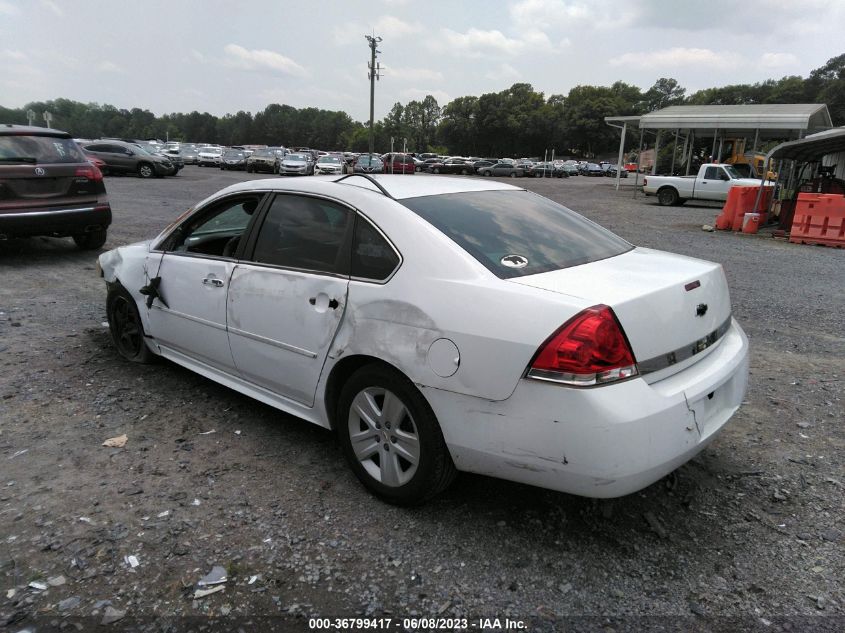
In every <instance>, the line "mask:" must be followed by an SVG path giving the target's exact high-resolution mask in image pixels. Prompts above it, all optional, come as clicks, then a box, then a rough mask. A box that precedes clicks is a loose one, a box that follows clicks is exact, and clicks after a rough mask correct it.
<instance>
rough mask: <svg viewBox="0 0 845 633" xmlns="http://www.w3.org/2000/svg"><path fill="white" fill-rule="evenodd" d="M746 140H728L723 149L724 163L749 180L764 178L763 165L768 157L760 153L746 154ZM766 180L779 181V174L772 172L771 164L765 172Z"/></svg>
mask: <svg viewBox="0 0 845 633" xmlns="http://www.w3.org/2000/svg"><path fill="white" fill-rule="evenodd" d="M745 142H746V139H744V138H726V139H725V144H724V146H723V147H722V161H721V162H723V163H727V164H728V165H733V166H734V167H736V168H737V169H738V170H739V171H740V172H741V173H742V175H743V176H746V177H748V178H762V177H763V173H764V167H763V163H764V162H765V161H766V156H765V155H764V154H760V153H759V152H746V151H745ZM765 174H766V180H777V177H778V176H777V174H776V173H775V172H774V171H772V164H771V163H769V167H768V170H766V171H765Z"/></svg>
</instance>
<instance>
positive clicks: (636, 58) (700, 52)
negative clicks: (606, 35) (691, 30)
mask: <svg viewBox="0 0 845 633" xmlns="http://www.w3.org/2000/svg"><path fill="white" fill-rule="evenodd" d="M608 63H609V64H610V65H611V66H631V67H635V68H637V69H638V70H643V69H662V68H682V67H688V66H707V67H709V68H721V69H724V68H734V67H736V66H737V65H738V64H740V63H741V60H740V58H739V57H738V56H737V55H734V54H732V53H717V52H715V51H711V50H710V49H709V48H681V47H676V48H666V49H663V50H655V51H641V52H635V53H623V54H622V55H619V56H617V57H612V58H611V59H610V60H609V61H608Z"/></svg>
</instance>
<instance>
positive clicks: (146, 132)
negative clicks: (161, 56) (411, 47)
mask: <svg viewBox="0 0 845 633" xmlns="http://www.w3.org/2000/svg"><path fill="white" fill-rule="evenodd" d="M759 103H826V104H827V106H828V108H829V110H830V114H831V117H832V118H833V122H834V125H836V124H842V123H843V122H845V54H842V55H839V56H837V57H834V58H832V59H830V60H829V61H828V62H827V63H826V64H825V65H824V66H821V67H820V68H817V69H815V70H813V71H812V72H810V74H809V76H807V77H806V78H805V77H801V76H797V75H795V76H789V77H783V78H781V79H769V80H767V81H764V82H761V83H755V84H737V85H729V86H723V87H720V88H707V89H704V90H699V91H697V92H694V93H692V94H690V95H687V94H686V89H685V88H683V87H682V86H680V85H679V84H678V82H677V81H676V80H675V79H672V78H665V77H663V78H660V79H658V80H657V81H656V82H655V83H654V85H653V86H651V87H650V88H649V89H648V90H641V89H640V88H638V87H637V86H633V85H630V84H627V83H625V82H622V81H617V82H616V83H614V84H613V85H611V86H576V87H574V88H572V89H571V90H570V91H569V93H568V94H567V95H562V94H551V95H549V96H548V97H546V96H545V95H544V94H543V93H542V92H537V91H536V90H534V88H533V87H532V86H531V85H530V84H527V83H516V84H514V85H512V86H511V87H510V88H507V89H506V90H502V91H501V92H491V93H487V94H483V95H481V96H478V97H476V96H465V97H458V98H456V99H454V100H452V101H450V102H449V103H447V104H446V105H445V106H443V107H441V106H440V104H438V103H437V100H436V99H435V98H434V97H432V96H431V95H429V96H427V97H425V98H424V99H422V100H420V101H416V100H415V101H410V102H408V103H406V104H402V103H396V104H394V106H393V107H392V108H391V110H390V112H388V114H387V116H385V117H384V118H383V119H382V120H381V121H377V122H376V123H375V125H374V133H375V146H376V149H377V150H378V151H387V150H388V149H390V142H391V138H393V140H394V144H395V145H394V146H395V149H396V151H401V150H402V148H403V146H405V147H407V150H408V151H416V152H424V151H437V152H440V153H451V154H456V155H465V156H470V155H473V156H540V155H543V153H544V151H545V150H546V149H549V148H555V149H556V150H557V153H558V155H564V154H574V155H581V156H592V155H595V154H598V153H602V152H608V151H612V150H613V149H615V147H616V145H617V144H618V138H619V137H618V132H616V131H615V130H614V129H613V128H611V127H609V126H607V125H606V124H605V122H604V117H606V116H624V115H637V114H644V113H646V112H651V111H653V110H658V109H660V108H664V107H667V106H670V105H679V104H691V105H706V104H713V105H737V104H759ZM28 110H33V111H35V112H36V113H38V116H39V117H40V115H41V113H43V112H44V111H45V110H47V111H49V112H50V113H51V114H52V115H53V121H52V125H53V127H55V128H57V129H62V130H66V131H68V132H70V133H71V134H72V135H74V136H75V137H77V138H99V137H118V138H138V139H152V138H158V139H170V140H184V141H192V142H207V143H220V144H223V145H243V144H262V145H286V146H308V147H316V148H320V149H326V150H335V149H337V150H349V151H357V152H361V151H367V149H368V145H369V128H368V126H367V125H365V124H364V123H361V122H359V121H355V120H353V119H352V117H350V116H349V115H348V114H346V113H345V112H338V111H331V110H322V109H320V108H294V107H292V106H289V105H280V104H276V103H273V104H270V105H268V106H267V107H266V108H264V110H262V111H261V112H256V113H255V114H253V113H251V112H244V111H239V112H237V113H236V114H226V115H224V116H219V117H218V116H215V115H212V114H209V113H208V112H202V113H200V112H197V111H194V112H190V113H187V114H186V113H172V114H164V115H161V116H156V115H155V114H153V113H152V112H150V111H149V110H142V109H140V108H132V109H131V110H127V109H122V108H117V107H115V106H112V105H105V104H103V105H101V104H97V103H80V102H77V101H71V100H69V99H55V100H52V101H46V102H34V103H29V104H27V105H26V106H24V107H23V108H19V109H14V108H4V107H2V106H0V122H2V123H21V124H25V123H26V122H27V117H26V113H27V111H28ZM38 124H39V123H38V122H36V125H38Z"/></svg>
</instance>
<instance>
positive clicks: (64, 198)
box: [0, 124, 111, 249]
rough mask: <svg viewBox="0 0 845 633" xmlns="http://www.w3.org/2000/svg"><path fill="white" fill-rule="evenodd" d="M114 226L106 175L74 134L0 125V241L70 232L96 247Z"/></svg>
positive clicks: (79, 243) (78, 241) (80, 243)
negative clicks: (75, 138)
mask: <svg viewBox="0 0 845 633" xmlns="http://www.w3.org/2000/svg"><path fill="white" fill-rule="evenodd" d="M110 224H111V207H110V206H109V201H108V198H107V197H106V188H105V186H104V185H103V174H102V173H101V172H100V170H99V169H97V167H95V166H94V165H93V164H92V163H90V162H88V159H87V158H86V157H85V155H84V154H83V153H82V151H81V150H80V149H79V146H78V145H77V144H76V143H75V142H74V141H73V139H72V138H71V136H70V134H68V133H67V132H60V131H59V130H51V129H47V128H39V127H28V126H23V125H9V124H2V125H0V239H5V238H10V237H27V236H33V235H51V236H53V237H67V236H70V237H72V238H73V241H74V242H76V245H77V246H78V247H79V248H82V249H97V248H100V247H101V246H102V245H103V244H104V243H105V241H106V231H107V230H108V227H109V225H110Z"/></svg>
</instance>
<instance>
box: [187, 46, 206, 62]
mask: <svg viewBox="0 0 845 633" xmlns="http://www.w3.org/2000/svg"><path fill="white" fill-rule="evenodd" d="M189 55H190V56H191V58H193V59H194V61H198V62H199V63H200V64H204V63H205V61H206V59H205V55H203V54H202V53H200V52H199V51H198V50H197V49H195V48H192V49H191V50H190V52H189Z"/></svg>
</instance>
